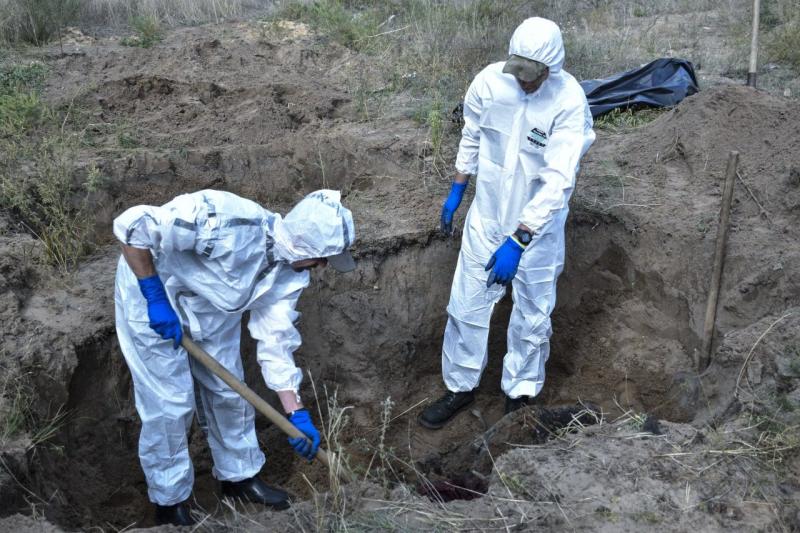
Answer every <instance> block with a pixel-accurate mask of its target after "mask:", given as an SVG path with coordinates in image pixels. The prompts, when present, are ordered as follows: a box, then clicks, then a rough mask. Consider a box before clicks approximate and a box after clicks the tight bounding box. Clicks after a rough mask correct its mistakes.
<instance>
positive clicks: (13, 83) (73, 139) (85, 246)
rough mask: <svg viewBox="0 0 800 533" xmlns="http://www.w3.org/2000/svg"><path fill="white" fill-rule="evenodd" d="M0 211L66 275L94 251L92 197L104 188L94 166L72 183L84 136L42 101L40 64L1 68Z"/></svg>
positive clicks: (42, 76) (67, 115)
mask: <svg viewBox="0 0 800 533" xmlns="http://www.w3.org/2000/svg"><path fill="white" fill-rule="evenodd" d="M0 73H2V75H0V208H2V209H6V210H8V211H10V212H11V213H12V214H13V215H14V216H15V218H16V219H17V220H18V221H19V222H20V224H21V225H22V227H24V228H25V229H26V230H27V231H28V232H29V233H31V234H32V235H34V236H35V237H36V238H37V239H39V240H40V242H41V243H42V244H43V245H44V250H45V257H46V260H47V262H48V263H49V264H50V265H52V266H55V267H56V268H57V269H58V270H60V271H62V272H66V271H67V270H69V269H71V268H73V267H74V266H75V265H76V264H77V262H78V260H79V259H80V258H81V257H83V256H84V255H85V254H86V253H87V252H89V251H90V250H91V248H92V247H91V242H92V239H91V231H92V227H93V224H94V219H93V216H92V215H91V209H90V207H89V202H88V195H89V193H91V192H95V191H96V190H97V188H98V187H102V186H104V184H105V178H104V177H103V176H102V173H101V172H100V170H99V169H98V168H97V167H96V166H95V167H92V166H90V168H89V169H88V176H87V177H86V179H85V180H83V181H77V182H76V180H75V179H74V178H75V174H76V169H75V153H76V152H77V151H78V147H79V146H80V140H81V138H82V136H83V135H82V134H81V133H78V132H75V131H72V130H71V129H70V128H68V127H67V126H68V125H69V116H70V114H69V111H67V112H66V113H65V114H64V115H63V116H62V114H61V113H59V112H57V111H55V110H53V109H51V108H50V107H49V106H47V105H46V104H45V103H44V102H43V101H42V100H41V98H40V97H39V94H38V91H39V89H40V87H41V84H42V82H43V80H44V75H45V70H44V67H43V66H42V65H40V64H36V63H33V64H30V65H4V66H2V68H0Z"/></svg>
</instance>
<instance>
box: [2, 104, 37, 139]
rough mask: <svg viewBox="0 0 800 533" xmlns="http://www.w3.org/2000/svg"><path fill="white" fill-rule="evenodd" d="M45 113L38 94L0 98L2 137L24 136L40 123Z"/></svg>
mask: <svg viewBox="0 0 800 533" xmlns="http://www.w3.org/2000/svg"><path fill="white" fill-rule="evenodd" d="M45 112H46V110H45V108H44V106H43V105H42V103H41V101H40V100H39V97H38V96H37V95H36V93H16V94H7V95H4V96H0V137H16V136H20V135H23V134H24V133H26V132H27V131H29V130H30V129H31V128H33V127H34V126H36V125H37V124H38V123H39V122H40V120H41V119H42V117H43V115H44V114H45Z"/></svg>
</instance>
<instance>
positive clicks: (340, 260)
mask: <svg viewBox="0 0 800 533" xmlns="http://www.w3.org/2000/svg"><path fill="white" fill-rule="evenodd" d="M327 259H328V264H329V265H330V266H331V268H333V269H334V270H336V271H337V272H352V271H353V270H355V269H356V260H355V259H353V255H352V254H351V253H350V250H345V251H344V252H342V253H340V254H336V255H329V256H328V258H327Z"/></svg>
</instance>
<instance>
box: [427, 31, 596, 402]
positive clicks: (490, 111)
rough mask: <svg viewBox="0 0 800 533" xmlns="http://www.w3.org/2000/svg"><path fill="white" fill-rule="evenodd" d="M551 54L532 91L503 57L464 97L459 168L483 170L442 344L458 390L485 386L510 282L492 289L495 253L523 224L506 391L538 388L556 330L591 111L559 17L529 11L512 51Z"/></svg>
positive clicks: (590, 136) (543, 58)
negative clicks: (559, 284) (492, 323)
mask: <svg viewBox="0 0 800 533" xmlns="http://www.w3.org/2000/svg"><path fill="white" fill-rule="evenodd" d="M512 54H513V55H518V56H522V57H525V58H528V59H533V60H535V61H539V62H541V63H544V64H545V65H547V66H548V67H549V71H550V73H549V76H548V78H547V79H546V80H545V81H544V83H543V84H542V85H541V87H540V88H539V89H538V90H537V91H535V92H534V93H532V94H526V93H525V92H524V91H523V90H522V89H521V88H520V85H519V83H518V81H517V79H516V78H515V77H514V76H513V75H511V74H504V73H503V72H502V71H503V66H504V62H499V63H494V64H492V65H489V66H488V67H486V68H484V69H483V70H482V71H481V72H480V73H479V74H478V75H477V76H476V77H475V79H474V80H473V82H472V84H471V85H470V87H469V90H468V91H467V94H466V97H465V100H464V122H465V125H464V129H463V131H462V139H461V143H460V145H459V151H458V156H457V159H456V170H457V171H458V172H461V173H463V174H469V175H475V176H476V192H475V199H474V201H473V203H472V206H471V207H470V209H469V212H468V213H467V218H466V222H465V227H464V234H463V239H462V244H461V252H460V254H459V257H458V264H457V267H456V272H455V277H454V279H453V286H452V289H451V293H450V303H449V305H448V307H447V312H448V315H449V318H448V322H447V326H446V329H445V334H444V343H443V348H442V373H443V376H444V381H445V385H446V386H447V388H448V389H449V390H450V391H453V392H464V391H469V390H472V389H474V388H475V387H477V385H478V382H479V380H480V376H481V374H482V372H483V369H484V367H485V366H486V361H487V357H488V353H487V342H488V334H489V320H490V318H491V314H492V310H493V309H494V306H495V304H496V303H497V302H498V301H499V300H500V298H502V296H503V294H504V293H505V287H503V286H500V285H492V286H491V288H488V289H487V288H486V281H487V277H488V275H489V273H488V272H486V271H485V270H484V267H485V266H486V264H487V262H488V261H489V259H490V257H491V256H492V254H493V253H494V252H495V251H496V250H497V248H498V247H499V246H500V245H501V244H502V243H503V241H504V240H505V239H506V238H507V237H508V236H509V235H511V234H512V233H514V231H515V230H516V229H517V227H518V225H519V224H520V223H522V224H524V225H525V226H527V227H528V228H530V229H531V230H533V231H534V232H535V235H534V237H533V240H532V242H531V243H530V244H529V245H528V247H527V248H526V250H525V252H523V254H522V257H521V260H520V263H519V269H518V271H517V274H516V277H515V278H514V280H513V282H512V297H513V300H514V306H513V310H512V312H511V319H510V323H509V327H508V352H507V354H506V356H505V359H504V361H503V378H502V389H503V391H504V392H505V393H506V395H507V396H509V397H511V398H518V397H520V396H536V395H537V394H538V393H539V392H540V391H541V389H542V386H543V385H544V373H545V372H544V366H545V362H546V361H547V358H548V355H549V338H550V334H551V332H552V330H551V326H550V313H551V312H552V310H553V307H554V305H555V302H556V280H557V278H558V276H559V274H560V273H561V271H562V269H563V265H564V223H565V221H566V218H567V212H568V203H569V199H570V195H571V194H572V190H573V188H574V186H575V174H576V173H577V171H578V164H579V161H580V158H581V157H582V156H583V154H584V153H585V152H586V151H587V150H588V149H589V147H590V146H591V144H592V142H594V138H595V136H594V132H593V131H592V117H591V113H590V112H589V106H588V104H587V102H586V97H585V95H584V93H583V90H582V89H581V87H580V85H579V84H578V82H577V81H576V80H575V78H573V77H572V76H571V75H570V74H568V73H567V72H565V71H564V70H562V68H561V67H562V65H563V63H564V46H563V44H562V39H561V32H560V30H559V29H558V26H557V25H556V24H555V23H553V22H551V21H549V20H546V19H542V18H530V19H527V20H525V21H524V22H523V23H522V24H521V25H520V26H519V27H518V28H517V29H516V30H515V32H514V35H513V36H512V38H511V43H510V46H509V55H512Z"/></svg>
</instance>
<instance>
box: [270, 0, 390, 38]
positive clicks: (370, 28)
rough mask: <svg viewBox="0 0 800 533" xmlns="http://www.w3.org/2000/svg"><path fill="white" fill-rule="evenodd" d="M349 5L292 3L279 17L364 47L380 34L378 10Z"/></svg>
mask: <svg viewBox="0 0 800 533" xmlns="http://www.w3.org/2000/svg"><path fill="white" fill-rule="evenodd" d="M349 7H350V6H349V5H347V4H346V3H345V2H343V1H342V0H317V1H316V2H312V3H289V4H287V5H286V7H285V8H284V9H283V10H282V11H279V12H278V13H277V17H283V18H291V19H299V20H302V21H304V22H307V23H309V24H311V26H312V27H313V28H315V29H316V30H318V31H319V32H321V33H323V34H324V35H328V36H330V37H331V38H332V39H333V40H335V41H336V42H338V43H340V44H342V45H344V46H347V47H349V48H353V49H355V50H363V49H364V48H365V47H366V46H367V45H368V44H369V43H368V40H369V38H370V37H371V36H374V35H375V34H377V33H378V23H379V21H378V20H377V17H376V11H375V10H370V9H366V10H362V11H355V10H351V9H349Z"/></svg>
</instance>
